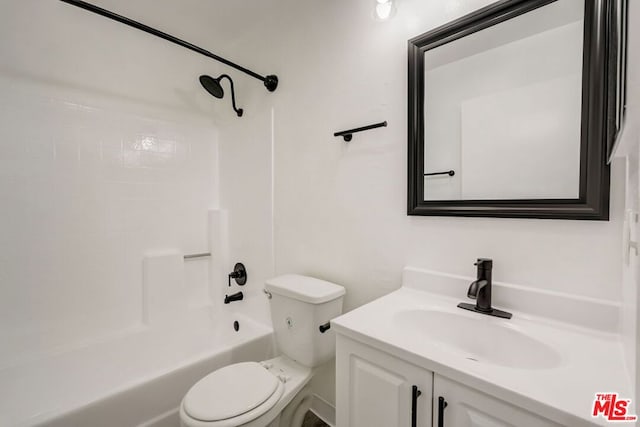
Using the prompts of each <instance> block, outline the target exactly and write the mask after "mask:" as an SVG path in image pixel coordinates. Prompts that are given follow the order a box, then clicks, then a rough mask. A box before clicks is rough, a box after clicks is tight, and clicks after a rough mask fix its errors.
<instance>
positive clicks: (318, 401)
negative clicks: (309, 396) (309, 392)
mask: <svg viewBox="0 0 640 427" xmlns="http://www.w3.org/2000/svg"><path fill="white" fill-rule="evenodd" d="M310 409H311V411H312V412H313V413H314V414H316V415H317V416H318V418H320V419H321V420H322V421H324V422H325V423H327V424H329V425H330V426H331V427H335V425H336V408H335V407H334V406H333V405H332V404H330V403H329V402H327V401H326V400H324V399H323V398H321V397H319V396H318V395H316V394H314V395H313V400H312V401H311V408H310Z"/></svg>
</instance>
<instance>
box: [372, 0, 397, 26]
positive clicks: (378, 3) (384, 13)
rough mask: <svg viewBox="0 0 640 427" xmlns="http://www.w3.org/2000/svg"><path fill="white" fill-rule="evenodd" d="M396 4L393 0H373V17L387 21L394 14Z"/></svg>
mask: <svg viewBox="0 0 640 427" xmlns="http://www.w3.org/2000/svg"><path fill="white" fill-rule="evenodd" d="M395 12H396V6H395V1H394V0H375V13H374V15H375V18H376V20H377V21H387V20H388V19H389V18H391V17H392V16H393V15H395Z"/></svg>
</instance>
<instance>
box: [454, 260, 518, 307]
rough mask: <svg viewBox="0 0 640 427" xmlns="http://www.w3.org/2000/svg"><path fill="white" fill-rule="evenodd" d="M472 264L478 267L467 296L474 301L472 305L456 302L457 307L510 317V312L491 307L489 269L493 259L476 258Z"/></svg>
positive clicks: (491, 267) (491, 266)
mask: <svg viewBox="0 0 640 427" xmlns="http://www.w3.org/2000/svg"><path fill="white" fill-rule="evenodd" d="M474 265H475V266H477V267H478V272H477V275H476V280H475V281H473V282H471V284H470V285H469V290H468V291H467V296H468V297H469V298H471V299H475V300H476V303H475V305H473V304H468V303H464V302H461V303H460V304H458V307H460V308H462V309H465V310H470V311H475V312H477V313H482V314H487V315H489V316H496V317H501V318H504V319H511V316H512V314H511V313H507V312H506V311H502V310H498V309H495V308H493V307H491V270H492V269H493V260H492V259H489V258H478V261H477V262H476V263H475V264H474Z"/></svg>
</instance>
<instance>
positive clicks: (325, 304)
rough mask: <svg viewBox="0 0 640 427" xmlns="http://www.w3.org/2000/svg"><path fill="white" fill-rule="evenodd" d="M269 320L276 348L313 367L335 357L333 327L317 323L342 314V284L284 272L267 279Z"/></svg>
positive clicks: (325, 321) (323, 322)
mask: <svg viewBox="0 0 640 427" xmlns="http://www.w3.org/2000/svg"><path fill="white" fill-rule="evenodd" d="M265 289H266V290H267V292H268V293H269V294H270V295H271V298H270V300H269V304H270V308H271V320H272V322H273V330H274V333H275V338H276V344H277V346H278V350H279V351H280V352H281V353H282V354H284V355H285V356H287V357H288V358H290V359H293V360H295V361H296V362H298V363H300V364H302V365H304V366H307V367H310V368H313V367H315V366H318V365H322V364H323V363H325V362H327V361H329V360H331V359H332V358H333V357H334V356H335V347H336V341H335V336H334V334H333V330H332V329H329V330H327V331H326V332H325V333H321V332H320V329H319V328H320V325H323V324H325V323H327V322H328V321H329V320H331V319H333V318H334V317H337V316H339V315H340V314H341V313H342V299H343V296H344V293H345V290H344V288H343V287H342V286H340V285H336V284H335V283H331V282H327V281H324V280H320V279H315V278H313V277H308V276H301V275H298V274H287V275H284V276H278V277H275V278H273V279H270V280H267V281H266V283H265Z"/></svg>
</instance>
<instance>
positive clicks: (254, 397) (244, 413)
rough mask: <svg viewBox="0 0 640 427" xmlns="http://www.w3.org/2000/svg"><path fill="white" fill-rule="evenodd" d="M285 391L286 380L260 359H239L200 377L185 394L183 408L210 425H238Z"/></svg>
mask: <svg viewBox="0 0 640 427" xmlns="http://www.w3.org/2000/svg"><path fill="white" fill-rule="evenodd" d="M283 392H284V384H283V382H282V381H281V380H280V379H279V378H278V377H276V376H275V375H273V374H272V373H271V372H269V371H268V370H267V369H265V368H264V367H263V366H262V365H260V364H259V363H255V362H245V363H237V364H234V365H229V366H226V367H224V368H221V369H218V370H217V371H214V372H212V373H211V374H209V375H207V376H206V377H204V378H202V379H201V380H200V381H198V382H197V383H196V384H195V385H194V386H193V387H191V389H190V390H189V391H188V392H187V394H186V396H185V397H184V399H183V401H182V410H183V411H184V413H185V414H186V415H188V416H189V417H190V418H191V419H193V420H194V421H199V422H200V423H202V424H203V425H206V426H211V427H228V426H238V425H242V424H245V423H247V422H249V421H251V420H253V419H255V418H258V417H259V416H261V415H262V414H264V413H265V412H267V411H268V410H269V409H271V408H272V407H273V406H274V405H275V404H276V403H277V402H278V400H280V398H281V397H282V394H283Z"/></svg>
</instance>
